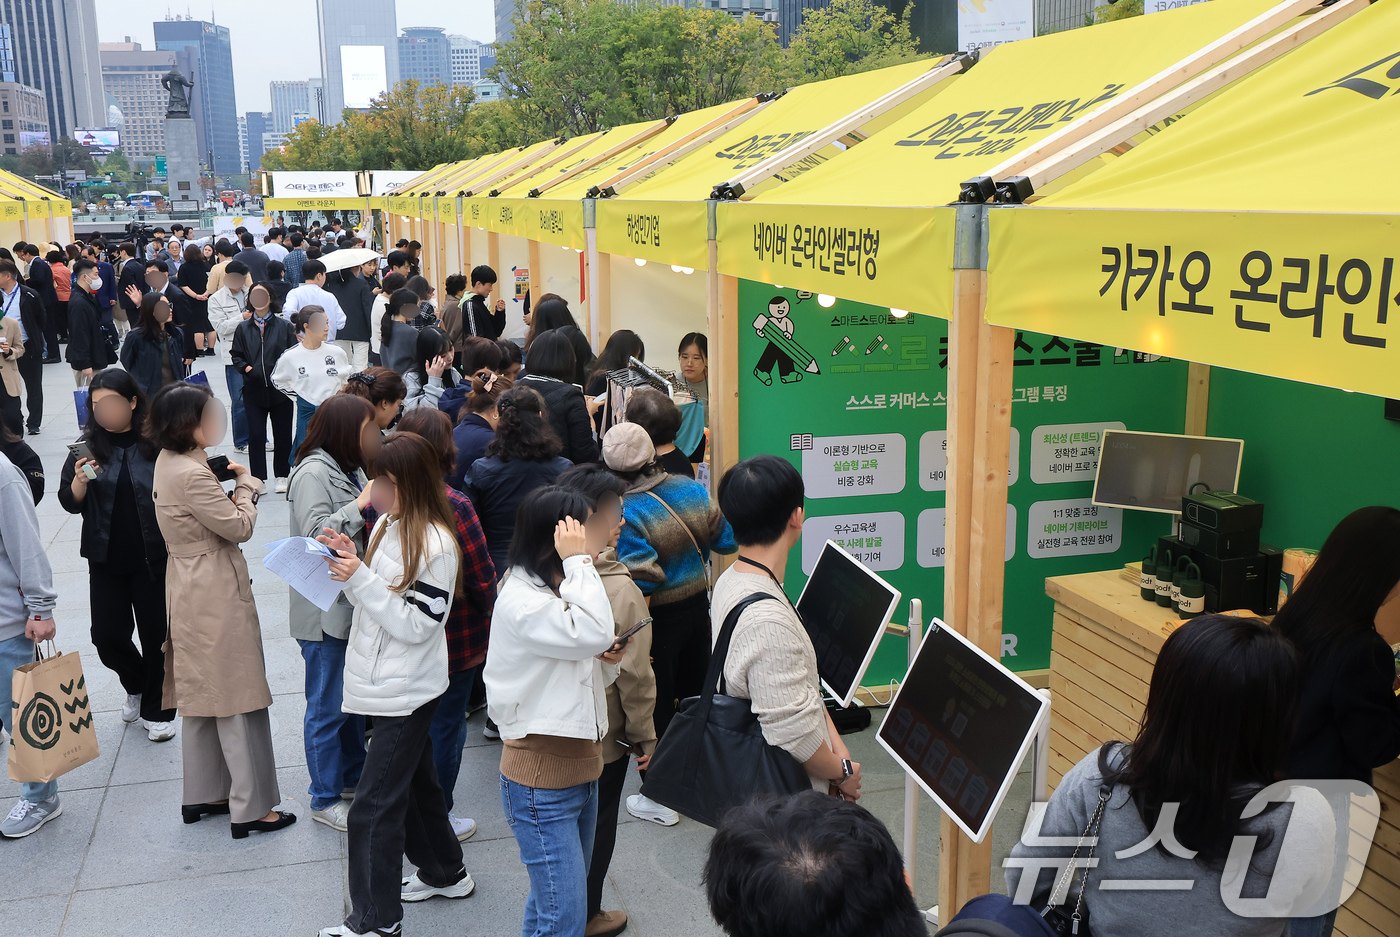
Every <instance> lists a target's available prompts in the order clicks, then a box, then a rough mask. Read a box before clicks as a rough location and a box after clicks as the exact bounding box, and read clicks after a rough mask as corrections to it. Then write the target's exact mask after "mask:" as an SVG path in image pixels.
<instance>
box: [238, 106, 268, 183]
mask: <svg viewBox="0 0 1400 937" xmlns="http://www.w3.org/2000/svg"><path fill="white" fill-rule="evenodd" d="M240 121H241V122H242V124H243V140H244V147H245V152H244V156H243V171H244V172H257V171H258V170H259V169H261V168H262V155H263V153H264V152H266V151H267V146H266V145H265V144H264V143H263V141H264V140H265V139H266V138H267V135H268V134H270V133H272V132H273V131H272V112H271V111H249V112H248V113H247V114H244V115H243V117H241V118H240Z"/></svg>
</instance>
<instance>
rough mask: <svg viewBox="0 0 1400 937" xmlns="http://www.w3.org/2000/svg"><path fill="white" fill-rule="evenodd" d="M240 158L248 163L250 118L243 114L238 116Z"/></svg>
mask: <svg viewBox="0 0 1400 937" xmlns="http://www.w3.org/2000/svg"><path fill="white" fill-rule="evenodd" d="M238 158H239V159H241V160H243V165H244V166H247V165H248V118H246V117H243V116H240V117H239V118H238Z"/></svg>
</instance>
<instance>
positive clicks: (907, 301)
mask: <svg viewBox="0 0 1400 937" xmlns="http://www.w3.org/2000/svg"><path fill="white" fill-rule="evenodd" d="M745 207H747V206H746V205H745V204H744V203H742V202H721V203H720V204H719V205H718V206H717V209H716V210H717V212H718V218H717V222H718V228H719V232H718V233H719V245H720V255H721V261H722V260H723V257H724V253H725V251H728V252H729V253H730V255H731V256H737V257H739V258H742V260H743V262H742V263H735V264H734V265H733V266H734V268H738V269H742V270H744V271H745V272H744V273H743V274H741V275H742V276H743V277H744V278H745V279H751V280H757V281H759V282H762V283H773V284H783V285H785V286H788V287H792V286H794V284H795V285H796V287H797V288H799V289H802V290H808V291H811V292H813V293H826V294H828V295H831V296H861V297H863V300H862V301H863V302H867V303H871V304H873V305H876V306H889V307H891V308H894V309H907V310H911V311H915V312H920V313H924V314H926V315H933V316H939V317H941V318H944V319H946V318H948V317H949V316H950V315H951V314H952V302H953V292H952V287H951V285H950V283H951V281H950V280H949V279H948V277H947V276H939V275H937V273H938V271H947V270H951V268H952V258H953V231H954V224H955V215H954V209H953V208H951V207H948V206H943V207H940V208H890V207H884V206H873V207H872V206H864V207H858V206H849V205H847V206H836V205H777V206H768V207H767V209H766V210H765V212H764V213H763V215H762V216H761V217H762V220H755V216H754V214H753V213H749V212H743V211H741V209H743V208H745ZM720 269H721V270H723V271H724V272H726V273H732V272H733V269H726V268H725V265H724V263H723V262H721V264H720Z"/></svg>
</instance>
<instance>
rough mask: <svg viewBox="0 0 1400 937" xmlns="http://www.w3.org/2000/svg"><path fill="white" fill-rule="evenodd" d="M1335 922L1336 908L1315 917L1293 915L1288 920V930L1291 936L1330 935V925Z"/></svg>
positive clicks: (1316, 936) (1311, 936) (1318, 936)
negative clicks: (1293, 916)
mask: <svg viewBox="0 0 1400 937" xmlns="http://www.w3.org/2000/svg"><path fill="white" fill-rule="evenodd" d="M1336 922H1337V909H1336V908H1333V909H1332V910H1331V911H1329V912H1328V913H1327V914H1322V915H1319V916H1317V917H1295V918H1292V919H1290V920H1289V922H1288V930H1289V933H1291V934H1292V935H1293V937H1331V933H1332V925H1334V924H1335V923H1336Z"/></svg>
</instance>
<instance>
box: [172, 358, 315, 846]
mask: <svg viewBox="0 0 1400 937" xmlns="http://www.w3.org/2000/svg"><path fill="white" fill-rule="evenodd" d="M148 426H149V428H150V429H149V432H150V435H151V437H152V439H154V441H155V442H157V443H158V444H159V445H160V449H161V452H160V455H158V456H157V457H156V466H155V473H154V475H153V476H152V488H151V500H152V501H154V502H155V506H156V521H157V522H158V523H159V524H160V532H161V534H162V535H163V536H164V537H165V545H166V552H167V553H168V554H169V562H168V564H167V566H166V575H165V603H166V608H167V610H168V613H167V620H168V631H167V632H166V647H165V661H166V671H165V704H166V705H168V706H174V707H177V708H179V710H180V712H181V713H182V714H183V717H184V726H183V732H182V733H181V735H182V738H181V742H182V745H183V750H184V767H185V794H184V806H182V807H181V808H180V812H181V814H182V815H183V817H184V820H185V822H186V823H197V822H198V821H199V820H200V819H201V818H203V817H204V816H206V815H215V814H228V815H229V819H230V820H231V821H232V822H231V823H230V827H231V829H232V832H233V838H234V839H245V838H247V836H248V834H249V833H251V832H270V831H272V830H280V829H282V828H283V827H286V826H290V825H291V824H293V823H295V822H296V815H295V814H291V813H284V812H282V811H279V810H274V809H273V808H274V807H275V806H276V805H277V803H278V802H279V801H280V800H281V799H282V795H281V792H280V791H279V790H278V787H277V764H276V761H275V760H274V758H273V754H272V725H271V722H270V720H269V719H268V712H267V710H268V707H269V706H271V705H272V693H271V692H270V691H269V690H268V686H267V674H266V672H265V670H264V665H263V646H262V629H261V628H260V627H259V624H258V610H257V606H255V605H254V604H253V589H252V583H251V582H250V581H249V579H248V563H247V561H246V560H244V558H243V551H242V550H240V549H239V548H238V545H239V544H240V543H246V542H247V541H248V540H250V539H251V538H252V536H253V525H254V524H255V523H256V522H257V519H258V495H259V494H261V493H262V490H263V485H262V482H261V481H259V480H258V479H257V478H255V477H254V476H252V475H250V474H248V469H247V468H246V467H244V466H242V465H237V464H235V463H232V462H230V463H229V464H228V467H229V469H230V470H231V471H232V472H233V477H234V485H233V496H232V497H231V498H230V496H229V495H228V494H226V493H225V492H224V489H223V486H222V485H221V484H220V483H219V480H218V478H216V477H215V476H214V472H213V470H212V469H211V468H210V467H209V456H208V454H207V453H206V452H205V451H204V450H205V449H206V448H207V447H208V446H211V445H216V444H217V443H218V442H219V441H220V440H222V439H223V438H224V433H225V432H227V431H228V415H227V413H225V411H224V406H223V404H222V403H220V402H219V401H218V400H217V399H215V397H214V395H213V394H212V393H210V391H209V388H208V387H207V386H200V385H198V384H187V383H183V382H181V383H177V384H171V385H169V386H168V387H164V388H162V389H161V391H160V393H158V394H156V396H155V399H153V400H152V401H151V415H150V418H149V420H148Z"/></svg>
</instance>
